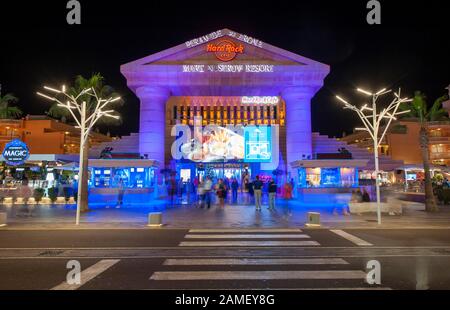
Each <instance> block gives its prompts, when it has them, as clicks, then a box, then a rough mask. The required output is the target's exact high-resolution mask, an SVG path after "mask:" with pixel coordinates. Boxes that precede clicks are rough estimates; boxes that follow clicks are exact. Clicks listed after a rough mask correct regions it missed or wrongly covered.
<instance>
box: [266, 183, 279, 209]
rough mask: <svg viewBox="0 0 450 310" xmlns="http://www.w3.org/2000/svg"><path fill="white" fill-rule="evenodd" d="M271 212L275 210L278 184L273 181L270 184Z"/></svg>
mask: <svg viewBox="0 0 450 310" xmlns="http://www.w3.org/2000/svg"><path fill="white" fill-rule="evenodd" d="M268 192H269V210H275V198H276V196H277V184H276V183H275V181H274V180H273V179H271V180H270V183H269V189H268Z"/></svg>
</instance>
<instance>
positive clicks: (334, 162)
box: [291, 159, 368, 168]
mask: <svg viewBox="0 0 450 310" xmlns="http://www.w3.org/2000/svg"><path fill="white" fill-rule="evenodd" d="M367 162H368V160H367V159H312V160H296V161H294V162H292V163H291V167H292V168H335V167H342V168H363V167H365V166H366V165H367Z"/></svg>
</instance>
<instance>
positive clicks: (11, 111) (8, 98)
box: [0, 85, 22, 119]
mask: <svg viewBox="0 0 450 310" xmlns="http://www.w3.org/2000/svg"><path fill="white" fill-rule="evenodd" d="M17 101H19V99H18V98H17V97H15V96H14V95H13V94H6V95H4V96H2V88H1V85H0V119H11V118H19V117H20V116H21V115H22V110H20V109H19V108H18V107H16V106H11V104H14V103H16V102H17Z"/></svg>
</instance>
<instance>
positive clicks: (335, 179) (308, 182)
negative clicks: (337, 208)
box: [298, 167, 358, 188]
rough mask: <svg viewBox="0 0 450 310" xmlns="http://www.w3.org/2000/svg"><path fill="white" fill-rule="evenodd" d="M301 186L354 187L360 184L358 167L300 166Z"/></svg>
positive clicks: (299, 177)
mask: <svg viewBox="0 0 450 310" xmlns="http://www.w3.org/2000/svg"><path fill="white" fill-rule="evenodd" d="M298 179H299V186H300V187H301V188H310V187H354V186H358V169H356V168H340V167H335V168H299V169H298Z"/></svg>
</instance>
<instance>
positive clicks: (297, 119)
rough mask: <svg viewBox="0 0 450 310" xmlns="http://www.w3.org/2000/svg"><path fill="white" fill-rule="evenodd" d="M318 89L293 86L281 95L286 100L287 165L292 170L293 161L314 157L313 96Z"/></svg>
mask: <svg viewBox="0 0 450 310" xmlns="http://www.w3.org/2000/svg"><path fill="white" fill-rule="evenodd" d="M315 92H316V90H315V89H314V88H313V87H291V88H287V89H285V90H284V91H283V92H282V94H281V96H282V97H283V99H284V100H285V102H286V151H287V161H286V166H287V167H288V171H290V170H291V165H290V164H291V163H292V162H293V161H295V160H301V159H302V158H303V156H302V155H305V159H306V158H307V157H308V156H310V157H311V158H312V137H311V136H312V134H311V98H312V97H313V96H314V94H315Z"/></svg>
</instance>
